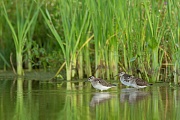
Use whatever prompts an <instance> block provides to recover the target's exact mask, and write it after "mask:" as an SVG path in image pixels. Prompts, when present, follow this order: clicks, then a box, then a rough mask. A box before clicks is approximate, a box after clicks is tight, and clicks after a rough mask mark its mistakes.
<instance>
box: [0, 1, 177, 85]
mask: <svg viewBox="0 0 180 120" xmlns="http://www.w3.org/2000/svg"><path fill="white" fill-rule="evenodd" d="M45 2H46V1H45ZM22 4H23V3H17V4H16V6H17V11H16V12H12V13H10V12H7V11H8V7H9V6H8V3H6V5H4V4H3V6H4V7H3V12H2V13H3V15H4V16H5V19H6V21H7V23H8V25H9V26H10V30H11V32H12V36H13V39H14V44H15V48H16V51H17V53H19V54H20V53H21V54H23V52H24V51H26V50H27V53H28V54H29V55H28V56H31V50H30V48H31V42H32V39H33V37H34V36H38V35H39V33H38V32H37V33H34V32H33V31H34V30H35V29H36V28H35V25H36V23H38V22H41V23H42V21H43V20H44V21H45V24H47V26H45V25H44V26H43V25H42V26H43V27H44V28H43V27H40V28H39V29H40V30H38V31H42V29H43V30H45V31H46V33H47V34H48V37H49V36H50V39H51V40H52V39H55V40H56V41H57V42H58V44H59V47H60V50H59V51H60V53H62V58H61V63H62V66H61V67H60V69H59V70H58V73H59V72H60V71H61V70H62V69H63V66H66V68H65V69H66V76H67V77H66V78H67V80H70V79H71V78H73V77H76V76H78V77H79V78H83V77H85V76H90V75H96V77H103V78H107V79H111V78H113V77H112V76H114V75H116V74H118V72H120V71H126V72H127V73H129V74H134V75H136V76H140V77H142V78H143V79H146V80H148V81H152V82H156V81H159V80H164V81H168V80H170V79H171V77H170V76H172V74H173V76H174V82H175V83H177V82H178V69H179V67H180V66H179V64H180V62H179V57H180V55H179V53H180V52H179V14H178V13H179V6H178V5H179V3H178V2H176V1H171V0H168V1H164V0H163V1H138V0H129V1H125V0H121V1H119V0H112V1H96V0H86V1H82V0H77V1H75V0H68V1H67V0H57V1H53V4H52V6H51V5H49V4H46V6H42V7H41V13H42V15H43V18H42V19H40V18H38V17H39V16H38V10H32V6H35V3H34V2H29V4H30V5H29V6H31V7H30V9H29V11H26V10H25V9H22V11H19V9H18V8H20V6H22ZM35 8H36V9H38V8H37V6H35ZM13 13H14V14H17V21H16V20H14V19H13V17H12V14H13ZM25 13H27V14H26V15H27V16H26V18H27V19H25V18H24V17H25V15H24V14H25ZM40 17H41V16H40ZM0 19H1V18H0ZM1 20H2V19H1ZM14 21H15V22H14ZM22 21H23V22H22ZM27 23H28V24H27ZM46 27H47V28H46ZM5 30H8V29H5ZM49 30H50V32H49ZM1 31H2V30H1ZM7 33H8V32H7ZM6 36H7V35H6ZM51 36H54V38H53V37H51ZM7 39H8V38H7ZM40 39H41V38H40ZM47 39H49V38H46V40H47ZM53 42H54V41H50V40H49V41H48V42H47V41H43V40H40V42H39V43H41V44H47V43H50V44H49V46H48V49H53V47H52V46H51V45H53V44H52V43H53ZM4 46H5V45H4ZM27 46H30V47H29V48H28V47H27ZM24 48H26V49H24ZM19 54H17V59H22V55H21V56H20V55H19ZM50 54H51V53H50ZM1 55H4V54H3V53H1ZM18 56H19V57H18ZM4 58H7V57H4ZM17 61H18V62H20V63H18V64H21V65H22V60H17ZM64 62H65V63H64ZM29 65H30V64H29ZM29 68H31V65H30V67H29ZM137 70H140V71H141V74H138V75H137V73H136V71H137ZM164 74H165V75H164Z"/></svg>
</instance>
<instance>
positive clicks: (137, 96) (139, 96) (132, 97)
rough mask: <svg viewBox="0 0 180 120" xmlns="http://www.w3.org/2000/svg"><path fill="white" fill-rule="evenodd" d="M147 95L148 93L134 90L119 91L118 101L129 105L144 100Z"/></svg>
mask: <svg viewBox="0 0 180 120" xmlns="http://www.w3.org/2000/svg"><path fill="white" fill-rule="evenodd" d="M149 95H150V93H149V92H146V91H140V90H138V89H136V88H125V89H122V90H121V94H120V101H121V102H122V103H123V102H126V101H127V102H129V103H136V102H138V101H141V100H143V99H145V98H146V97H147V96H149Z"/></svg>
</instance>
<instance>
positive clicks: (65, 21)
mask: <svg viewBox="0 0 180 120" xmlns="http://www.w3.org/2000/svg"><path fill="white" fill-rule="evenodd" d="M58 6H59V7H60V8H61V9H60V11H59V12H58V13H57V14H59V16H60V18H59V19H61V22H62V23H61V26H62V28H63V32H62V33H63V35H60V34H59V31H58V30H56V28H55V26H54V23H53V21H52V19H51V15H50V13H49V11H48V9H47V8H46V10H45V11H46V12H43V11H42V14H43V17H44V19H45V21H46V23H47V25H48V27H49V28H50V30H51V32H52V34H53V35H54V37H55V39H56V40H57V42H58V43H59V45H60V48H61V50H62V52H63V57H64V60H65V62H66V79H67V80H71V77H72V70H73V68H72V66H73V65H74V66H76V60H77V56H78V55H79V54H80V55H82V54H81V51H79V52H78V50H79V47H80V46H82V45H83V44H84V43H86V38H87V37H86V36H85V37H84V34H87V33H88V31H87V30H88V22H86V21H88V19H89V18H88V16H89V15H88V12H87V10H86V9H85V7H84V9H80V7H81V4H79V2H75V1H74V2H72V1H71V0H69V1H67V0H62V1H59V2H58ZM82 41H83V42H82ZM81 59H82V58H80V62H81V61H82V60H81ZM80 66H81V69H82V63H81V65H80ZM80 71H82V70H80V69H79V74H80V75H81V74H82V73H80ZM81 76H82V75H81Z"/></svg>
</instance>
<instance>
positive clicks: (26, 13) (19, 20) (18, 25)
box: [2, 1, 39, 75]
mask: <svg viewBox="0 0 180 120" xmlns="http://www.w3.org/2000/svg"><path fill="white" fill-rule="evenodd" d="M15 4H16V12H15V14H16V20H15V22H14V21H12V19H10V17H9V15H8V14H9V13H8V12H7V10H8V8H7V6H6V5H5V4H4V2H3V3H2V5H3V15H4V17H5V19H6V21H7V24H8V25H9V27H10V30H11V32H12V37H13V40H14V45H15V48H16V62H17V74H18V75H23V68H22V64H23V58H22V57H23V52H24V49H25V44H26V42H27V34H28V31H29V29H30V28H31V25H32V24H33V22H34V20H35V19H36V18H37V16H38V13H39V12H38V7H37V6H36V5H35V2H34V1H27V3H25V2H20V3H18V2H17V3H15ZM29 4H30V8H29V9H26V7H28V6H27V5H29ZM8 7H11V6H8ZM33 10H34V11H33Z"/></svg>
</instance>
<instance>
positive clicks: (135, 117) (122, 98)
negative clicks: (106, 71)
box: [0, 79, 180, 120]
mask: <svg viewBox="0 0 180 120" xmlns="http://www.w3.org/2000/svg"><path fill="white" fill-rule="evenodd" d="M77 81H78V80H77ZM113 82H114V81H113ZM115 82H117V83H118V81H115ZM71 86H72V87H71V90H66V82H65V81H56V82H51V83H49V82H46V81H43V80H41V81H36V80H25V82H24V83H23V82H22V80H21V79H18V80H16V79H14V80H13V79H12V80H9V79H8V80H7V79H1V81H0V120H178V119H180V90H179V89H178V88H176V89H173V88H171V87H169V85H168V84H164V83H163V84H162V83H158V84H154V85H153V86H151V87H148V88H145V89H140V90H136V89H133V88H125V87H124V86H122V85H121V84H120V83H119V84H118V87H117V88H112V89H110V90H108V91H105V92H99V91H96V90H95V89H94V88H92V87H91V84H90V83H89V82H86V83H84V82H83V81H82V80H79V82H75V81H74V82H72V83H71Z"/></svg>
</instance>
